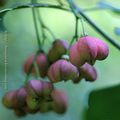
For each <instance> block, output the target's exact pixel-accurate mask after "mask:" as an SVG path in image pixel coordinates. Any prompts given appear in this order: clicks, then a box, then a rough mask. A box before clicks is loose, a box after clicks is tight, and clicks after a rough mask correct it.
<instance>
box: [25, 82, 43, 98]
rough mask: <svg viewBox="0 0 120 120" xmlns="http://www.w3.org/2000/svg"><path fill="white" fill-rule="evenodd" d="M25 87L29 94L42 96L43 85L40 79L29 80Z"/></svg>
mask: <svg viewBox="0 0 120 120" xmlns="http://www.w3.org/2000/svg"><path fill="white" fill-rule="evenodd" d="M25 87H26V91H27V93H28V94H29V95H30V96H33V97H36V96H42V92H43V86H42V82H41V81H40V80H30V81H28V83H27V84H26V86H25Z"/></svg>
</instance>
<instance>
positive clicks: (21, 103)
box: [3, 80, 67, 117]
mask: <svg viewBox="0 0 120 120" xmlns="http://www.w3.org/2000/svg"><path fill="white" fill-rule="evenodd" d="M3 104H4V106H6V107H7V108H9V109H14V112H15V114H16V115H17V116H19V117H22V116H25V115H26V114H27V113H32V114H35V113H38V112H40V113H46V112H49V111H55V112H56V113H58V114H63V113H65V112H66V109H67V97H66V95H65V94H64V92H62V91H60V90H57V89H55V88H54V87H53V84H51V83H50V82H47V81H39V80H30V81H29V82H28V83H27V84H26V85H25V86H23V87H21V88H20V89H18V90H13V91H9V92H8V93H6V94H5V95H4V97H3Z"/></svg>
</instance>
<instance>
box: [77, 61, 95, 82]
mask: <svg viewBox="0 0 120 120" xmlns="http://www.w3.org/2000/svg"><path fill="white" fill-rule="evenodd" d="M79 71H80V73H81V76H82V77H83V78H85V79H86V80H87V81H91V82H92V81H95V80H96V79H97V72H96V69H95V68H94V67H93V66H91V65H90V64H88V63H85V64H84V65H83V66H82V67H80V68H79Z"/></svg>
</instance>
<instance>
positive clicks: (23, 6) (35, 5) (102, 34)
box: [0, 1, 120, 50]
mask: <svg viewBox="0 0 120 120" xmlns="http://www.w3.org/2000/svg"><path fill="white" fill-rule="evenodd" d="M68 2H69V1H68ZM70 4H71V5H73V6H74V9H75V10H76V11H77V13H78V14H79V15H81V16H82V17H83V18H84V19H85V20H86V21H87V22H88V23H89V24H90V25H91V26H92V27H93V29H95V30H96V31H97V32H98V33H99V34H100V35H101V36H103V37H104V38H105V39H106V40H107V41H108V42H110V43H111V44H112V45H113V46H114V47H115V48H117V49H118V50H120V44H118V43H116V42H115V40H114V39H112V38H111V37H109V36H108V35H107V34H106V33H104V31H102V29H100V28H99V27H98V26H97V25H96V24H95V23H94V22H93V21H92V20H91V19H90V18H89V17H88V16H87V15H86V14H84V9H83V10H82V9H80V8H79V7H77V6H76V4H75V3H74V2H72V3H70ZM33 7H41V8H54V9H59V10H64V11H67V12H71V10H70V9H69V8H63V7H61V6H60V5H50V4H25V5H19V6H15V7H13V8H7V9H3V10H0V14H1V13H7V12H9V11H12V10H17V9H23V8H33ZM108 9H109V8H108Z"/></svg>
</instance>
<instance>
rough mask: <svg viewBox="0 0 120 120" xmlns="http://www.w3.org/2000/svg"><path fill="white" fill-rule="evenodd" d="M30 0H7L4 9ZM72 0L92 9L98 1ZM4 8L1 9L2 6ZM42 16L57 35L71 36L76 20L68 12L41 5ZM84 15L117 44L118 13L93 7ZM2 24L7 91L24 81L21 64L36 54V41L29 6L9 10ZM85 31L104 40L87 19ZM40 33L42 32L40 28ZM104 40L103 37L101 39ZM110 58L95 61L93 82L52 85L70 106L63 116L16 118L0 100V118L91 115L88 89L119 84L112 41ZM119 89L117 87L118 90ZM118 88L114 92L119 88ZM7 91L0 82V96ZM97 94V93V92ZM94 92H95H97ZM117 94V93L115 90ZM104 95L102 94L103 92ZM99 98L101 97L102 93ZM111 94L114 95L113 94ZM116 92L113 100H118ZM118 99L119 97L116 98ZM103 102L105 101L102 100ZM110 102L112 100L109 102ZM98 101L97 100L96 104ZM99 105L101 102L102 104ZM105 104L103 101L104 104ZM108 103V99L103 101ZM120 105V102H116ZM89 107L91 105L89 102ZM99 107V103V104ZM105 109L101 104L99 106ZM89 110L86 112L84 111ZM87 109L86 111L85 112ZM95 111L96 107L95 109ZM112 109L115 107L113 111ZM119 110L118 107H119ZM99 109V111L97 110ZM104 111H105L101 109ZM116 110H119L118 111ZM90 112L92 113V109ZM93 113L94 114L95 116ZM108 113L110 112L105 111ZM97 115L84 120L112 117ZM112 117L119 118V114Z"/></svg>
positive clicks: (65, 119)
mask: <svg viewBox="0 0 120 120" xmlns="http://www.w3.org/2000/svg"><path fill="white" fill-rule="evenodd" d="M38 1H39V2H41V1H42V2H45V1H47V2H49V3H54V0H38ZM29 2H30V1H29V0H21V1H20V0H9V1H8V4H7V5H6V6H5V8H7V7H10V6H14V5H15V4H22V3H29ZM75 2H76V3H77V4H78V5H79V6H80V7H81V8H92V7H94V6H95V5H96V3H97V2H98V1H97V0H75ZM107 2H109V3H111V4H112V5H114V6H116V7H119V8H120V6H119V4H120V1H119V0H116V1H114V0H107ZM1 9H3V8H1ZM40 11H41V15H42V18H43V20H44V22H45V24H46V25H47V26H49V27H50V28H51V30H52V31H53V32H54V34H55V36H57V38H63V39H65V40H68V41H70V40H71V39H72V36H73V35H74V29H75V28H74V27H75V19H74V16H73V15H72V14H71V13H67V12H64V11H60V10H55V9H45V8H41V9H40ZM86 14H87V15H88V16H89V17H90V18H91V19H92V20H93V21H94V22H95V23H96V24H97V25H98V26H99V27H100V28H101V29H102V30H104V32H106V33H107V34H108V35H109V36H110V37H112V38H114V39H115V40H116V41H117V42H118V43H119V44H120V36H117V35H115V33H114V28H115V27H120V13H114V12H112V11H110V10H95V11H91V12H86ZM4 25H5V27H6V29H7V31H8V55H7V57H8V74H7V79H8V90H12V89H16V88H19V87H20V86H22V85H23V84H24V80H25V74H24V73H23V71H22V65H23V63H24V60H25V59H26V57H27V56H29V55H30V54H32V53H35V51H36V50H37V41H36V34H35V31H34V24H33V19H32V14H31V9H20V10H15V11H11V12H8V13H7V14H6V15H5V16H4ZM84 27H85V31H86V32H87V33H88V34H89V35H91V36H96V37H99V38H101V39H103V38H102V37H101V36H100V35H99V34H98V33H97V32H96V31H94V30H93V29H92V28H91V27H90V26H89V25H88V24H87V23H86V22H84ZM81 28H82V27H81V24H79V34H80V35H81V33H82V29H81ZM39 32H41V31H39ZM5 37H6V35H5V33H3V32H1V33H0V82H1V81H4V79H5V78H4V77H5V72H4V71H5V70H4V69H5V67H4V66H5V65H4V54H5V49H4V46H5ZM48 38H49V39H48V40H46V42H45V47H44V48H45V50H46V51H47V50H48V48H49V47H50V45H51V43H52V41H53V39H52V38H51V37H50V35H49V34H48ZM103 40H104V41H105V39H103ZM108 45H109V47H110V54H109V57H108V58H107V59H106V60H104V61H102V62H97V63H96V64H95V66H96V69H97V71H98V79H97V81H96V82H94V83H89V82H85V81H84V80H82V81H81V82H80V83H79V84H77V85H75V84H73V83H72V82H71V81H68V82H66V83H64V82H61V83H57V84H55V86H56V87H57V88H59V89H61V90H64V91H65V92H66V94H67V95H68V98H69V106H68V111H67V112H66V114H65V115H62V116H60V115H57V114H55V113H53V112H50V113H48V114H40V113H38V114H36V115H28V116H26V117H24V118H17V117H16V116H15V115H14V114H13V112H12V111H10V110H7V109H6V108H4V107H3V105H2V103H1V100H0V120H8V119H10V120H18V119H20V120H85V118H86V117H85V116H86V115H87V114H90V113H89V111H90V110H88V109H90V108H89V104H88V99H89V94H90V92H91V91H94V90H96V89H97V90H98V91H99V89H103V88H106V89H107V88H109V87H112V86H116V85H119V83H120V52H119V50H117V49H116V48H114V47H113V46H112V45H111V44H109V43H108ZM118 90H120V89H118ZM118 90H117V91H118ZM6 91H7V90H5V89H4V84H2V83H0V97H2V96H3V95H4V93H5V92H6ZM115 93H116V92H111V94H110V95H109V94H108V96H111V98H110V99H113V98H114V94H115ZM96 94H97V93H96ZM96 94H95V95H96ZM118 94H119V92H118ZM102 95H103V94H102ZM102 95H101V97H100V98H102V97H103V98H104V96H102ZM112 95H113V97H112ZM117 97H119V96H117V95H116V99H117ZM119 98H120V97H119ZM91 101H92V104H93V105H94V103H95V104H96V106H95V108H93V109H99V108H96V107H97V99H94V95H93V96H92V100H91ZM102 102H104V100H103V101H102ZM111 103H113V106H114V99H113V100H112V102H110V104H111ZM98 104H99V103H98ZM101 104H102V103H101ZM103 104H104V103H103ZM106 104H107V102H106ZM118 104H120V101H119V102H118ZM90 107H91V105H90ZM98 107H99V106H98ZM107 107H108V109H112V108H111V107H110V108H109V100H108V106H107ZM102 108H103V109H104V106H103V107H102ZM87 110H88V111H87ZM118 110H119V109H118ZM86 111H87V113H86ZM95 111H96V110H95ZM113 111H114V110H113ZM119 111H120V110H119ZM98 112H99V113H98ZM98 112H94V115H95V114H96V116H97V115H98V116H97V117H99V115H100V112H102V110H101V111H98ZM104 112H105V111H104ZM118 113H119V112H118ZM91 114H92V112H91ZM94 115H93V116H94ZM106 115H109V114H106ZM97 117H95V118H94V117H93V118H92V117H91V116H90V115H89V117H88V118H87V120H88V119H89V120H113V119H112V117H111V118H106V119H104V118H101V119H98V118H97ZM114 120H120V117H119V116H118V117H117V118H116V119H114Z"/></svg>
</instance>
